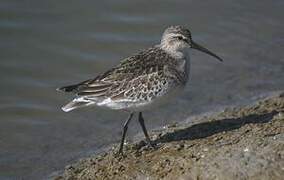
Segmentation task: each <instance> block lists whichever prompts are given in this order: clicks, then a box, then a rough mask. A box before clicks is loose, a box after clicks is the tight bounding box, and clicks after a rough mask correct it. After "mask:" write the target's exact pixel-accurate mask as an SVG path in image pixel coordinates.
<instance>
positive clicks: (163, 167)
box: [53, 93, 284, 180]
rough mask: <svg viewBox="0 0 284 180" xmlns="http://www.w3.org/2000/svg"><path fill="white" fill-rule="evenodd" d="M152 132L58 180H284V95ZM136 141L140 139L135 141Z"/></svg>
mask: <svg viewBox="0 0 284 180" xmlns="http://www.w3.org/2000/svg"><path fill="white" fill-rule="evenodd" d="M190 121H191V122H188V120H186V122H184V123H178V124H171V125H168V126H167V127H165V128H161V129H157V130H152V131H151V132H150V136H151V139H152V140H154V142H155V143H156V144H157V145H158V148H157V149H151V148H148V147H147V146H145V142H144V141H143V140H141V139H140V138H139V139H140V140H138V141H137V140H136V142H134V143H131V144H127V145H126V146H125V151H124V154H125V156H123V157H116V155H115V153H116V151H117V145H113V148H106V149H105V152H104V153H101V154H100V155H94V156H92V157H89V158H85V159H81V160H79V161H78V162H77V163H75V164H72V165H68V166H67V167H66V168H65V170H64V172H63V173H62V174H61V175H59V176H57V177H53V178H54V179H57V180H59V179H147V178H148V179H175V178H178V179H280V178H281V177H283V176H284V151H283V149H284V93H278V95H272V96H269V97H267V98H262V99H261V100H257V101H256V102H254V103H251V104H249V105H246V106H244V105H241V106H238V107H229V108H225V109H224V110H222V111H220V112H216V113H212V114H211V113H209V115H201V116H195V117H192V118H190ZM135 139H136V138H135Z"/></svg>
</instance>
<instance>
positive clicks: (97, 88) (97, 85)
mask: <svg viewBox="0 0 284 180" xmlns="http://www.w3.org/2000/svg"><path fill="white" fill-rule="evenodd" d="M178 65H179V62H178V60H177V59H174V58H173V57H171V56H170V55H169V54H168V53H166V52H165V51H164V50H163V49H161V48H160V47H159V46H157V47H153V48H149V49H147V50H144V51H141V52H140V53H138V54H136V55H134V56H131V57H129V58H126V59H125V60H123V61H122V62H121V63H120V64H119V65H118V66H116V67H114V68H112V69H111V70H109V71H107V72H105V73H104V74H101V75H99V76H97V77H96V78H94V79H90V80H87V81H84V82H82V83H79V84H77V85H75V87H73V89H72V92H74V93H75V94H76V95H77V97H76V98H75V102H76V104H78V105H79V106H82V105H87V104H88V103H97V105H104V106H108V103H107V102H109V101H113V103H119V105H117V106H115V105H114V106H111V108H113V109H129V108H130V109H131V107H129V106H133V104H135V103H142V104H143V103H147V102H150V101H152V100H154V99H155V98H157V97H161V96H163V95H164V94H166V93H168V91H169V90H171V88H174V87H175V86H179V85H180V86H182V85H185V83H186V80H187V74H186V73H185V71H179V70H178V69H177V68H176V67H177V66H178ZM65 88H66V87H65ZM78 102H81V103H78ZM122 104H124V105H122ZM79 106H78V107H79ZM72 107H73V103H72Z"/></svg>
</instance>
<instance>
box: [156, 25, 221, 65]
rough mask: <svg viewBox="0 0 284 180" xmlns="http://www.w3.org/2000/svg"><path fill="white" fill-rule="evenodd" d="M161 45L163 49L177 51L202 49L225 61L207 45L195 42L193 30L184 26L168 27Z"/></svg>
mask: <svg viewBox="0 0 284 180" xmlns="http://www.w3.org/2000/svg"><path fill="white" fill-rule="evenodd" d="M161 47H162V48H163V49H166V50H167V51H172V52H175V51H179V52H185V51H187V50H188V49H189V48H192V49H196V50H199V51H202V52H204V53H206V54H209V55H211V56H213V57H215V58H217V59H218V60H219V61H223V60H222V59H221V58H220V57H219V56H217V55H216V54H214V53H212V52H211V51H209V50H208V49H206V48H205V47H202V46H201V45H199V44H197V43H196V42H194V41H193V40H192V37H191V32H190V31H189V30H188V29H186V28H184V27H182V26H170V27H168V28H167V29H166V30H165V32H164V33H163V36H162V39H161Z"/></svg>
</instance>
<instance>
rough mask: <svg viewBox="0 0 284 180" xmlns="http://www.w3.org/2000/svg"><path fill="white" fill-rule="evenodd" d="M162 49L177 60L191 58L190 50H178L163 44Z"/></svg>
mask: <svg viewBox="0 0 284 180" xmlns="http://www.w3.org/2000/svg"><path fill="white" fill-rule="evenodd" d="M160 48H161V49H163V50H164V51H165V52H166V53H168V54H170V55H171V56H172V57H173V58H175V59H185V60H186V59H188V58H189V53H188V48H178V47H174V46H169V45H166V44H161V45H160Z"/></svg>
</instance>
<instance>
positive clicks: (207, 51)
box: [190, 41, 223, 62]
mask: <svg viewBox="0 0 284 180" xmlns="http://www.w3.org/2000/svg"><path fill="white" fill-rule="evenodd" d="M190 47H191V48H193V49H196V50H199V51H202V52H204V53H206V54H209V55H211V56H213V57H215V58H216V59H218V60H219V61H221V62H222V61H223V59H221V58H220V57H219V56H217V55H216V54H214V53H212V52H211V51H209V50H208V49H206V48H205V47H202V46H200V45H199V44H197V43H196V42H194V41H191V44H190Z"/></svg>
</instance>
